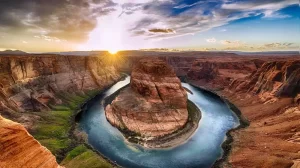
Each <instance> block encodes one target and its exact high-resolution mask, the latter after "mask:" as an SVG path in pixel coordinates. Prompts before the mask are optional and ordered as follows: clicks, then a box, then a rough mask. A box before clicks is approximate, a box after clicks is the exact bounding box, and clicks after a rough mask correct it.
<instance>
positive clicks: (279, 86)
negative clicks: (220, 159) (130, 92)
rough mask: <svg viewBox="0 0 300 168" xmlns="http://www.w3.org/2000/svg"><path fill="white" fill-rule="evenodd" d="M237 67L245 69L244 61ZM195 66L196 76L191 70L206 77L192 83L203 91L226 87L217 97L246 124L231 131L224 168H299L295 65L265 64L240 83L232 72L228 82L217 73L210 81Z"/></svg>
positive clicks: (299, 114) (297, 66)
mask: <svg viewBox="0 0 300 168" xmlns="http://www.w3.org/2000/svg"><path fill="white" fill-rule="evenodd" d="M237 64H240V65H239V67H243V66H248V65H244V63H243V62H237ZM198 67H199V69H200V71H195V69H196V68H191V70H190V71H193V73H192V74H196V75H204V76H203V79H205V80H204V82H203V83H201V82H199V81H197V79H200V80H201V79H202V77H201V78H200V77H195V78H192V79H193V81H194V82H195V83H196V84H198V85H199V86H204V87H206V86H214V84H215V81H219V82H220V83H222V84H224V85H223V89H222V90H218V93H219V94H220V95H223V96H224V97H226V98H227V99H229V100H230V101H231V102H233V103H234V104H235V105H236V106H237V107H238V108H239V109H240V110H241V112H242V115H243V116H244V117H245V118H246V119H247V120H248V122H249V123H250V125H249V126H248V127H246V128H245V129H239V130H235V131H233V132H231V135H232V137H233V143H232V144H231V150H230V151H229V152H230V153H229V157H228V160H227V162H225V163H223V165H222V167H246V168H247V167H249V168H250V167H274V168H282V167H293V168H294V167H298V166H299V160H300V153H299V151H300V143H299V142H300V130H299V128H300V122H299V120H300V107H299V101H300V100H299V93H300V90H299V86H300V85H299V84H300V82H299V81H300V76H299V75H300V72H299V70H300V64H299V61H296V60H295V61H273V62H266V63H264V64H263V65H261V66H258V68H257V69H256V70H255V69H254V70H249V71H248V75H245V76H244V77H240V78H237V77H234V76H233V75H234V74H235V73H233V72H234V71H232V72H231V74H232V76H233V77H232V78H231V80H230V81H228V80H227V79H226V78H224V76H223V77H222V76H221V75H220V74H219V75H218V73H219V72H220V71H219V70H217V73H210V74H209V76H205V74H197V72H204V71H203V70H201V69H207V68H206V67H207V65H203V66H202V65H199V66H198ZM236 68H238V67H236ZM217 69H218V68H217ZM243 69H244V68H243ZM251 71H252V72H251ZM202 84H203V85H202ZM209 88H210V89H216V88H215V87H209Z"/></svg>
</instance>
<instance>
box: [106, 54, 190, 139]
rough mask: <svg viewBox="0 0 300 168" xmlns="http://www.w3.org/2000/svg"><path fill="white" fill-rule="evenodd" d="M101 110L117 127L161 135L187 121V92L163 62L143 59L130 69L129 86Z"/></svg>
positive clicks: (148, 135) (147, 135)
mask: <svg viewBox="0 0 300 168" xmlns="http://www.w3.org/2000/svg"><path fill="white" fill-rule="evenodd" d="M105 113H106V117H107V119H108V121H109V122H110V123H111V124H112V125H114V126H116V127H118V128H120V129H121V130H129V131H131V132H134V133H137V134H139V135H141V136H142V137H148V138H149V137H152V138H155V137H161V136H164V135H167V134H171V133H173V132H175V131H176V130H178V129H180V128H182V127H183V126H184V125H185V123H186V122H187V119H188V111H187V93H186V91H185V90H184V89H183V87H182V86H181V82H180V80H179V79H178V78H177V76H176V74H175V72H174V71H173V69H172V68H171V67H170V66H168V65H167V64H166V63H165V62H164V61H162V60H159V59H143V60H141V61H139V63H138V64H137V65H136V66H135V67H134V69H133V71H132V74H131V83H130V87H127V88H125V89H123V90H122V91H121V92H120V94H119V95H118V96H117V97H116V98H115V100H113V102H112V103H111V105H108V106H107V107H106V110H105Z"/></svg>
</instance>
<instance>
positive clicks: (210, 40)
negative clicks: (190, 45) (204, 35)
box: [206, 37, 217, 43]
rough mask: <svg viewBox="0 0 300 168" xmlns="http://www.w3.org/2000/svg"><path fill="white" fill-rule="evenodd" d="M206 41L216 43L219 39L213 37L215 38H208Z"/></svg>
mask: <svg viewBox="0 0 300 168" xmlns="http://www.w3.org/2000/svg"><path fill="white" fill-rule="evenodd" d="M206 42H208V43H215V42H217V40H216V39H215V38H214V37H213V38H209V39H206Z"/></svg>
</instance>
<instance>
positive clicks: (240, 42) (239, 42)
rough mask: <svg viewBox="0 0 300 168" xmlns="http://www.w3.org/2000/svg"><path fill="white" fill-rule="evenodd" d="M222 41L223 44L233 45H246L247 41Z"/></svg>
mask: <svg viewBox="0 0 300 168" xmlns="http://www.w3.org/2000/svg"><path fill="white" fill-rule="evenodd" d="M220 43H221V44H223V45H232V46H242V45H245V43H244V42H242V41H240V40H233V41H232V40H221V41H220Z"/></svg>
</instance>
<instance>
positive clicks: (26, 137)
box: [0, 116, 61, 168]
mask: <svg viewBox="0 0 300 168" xmlns="http://www.w3.org/2000/svg"><path fill="white" fill-rule="evenodd" d="M0 167H1V168H2V167H3V168H4V167H7V168H9V167H11V168H13V167H44V168H59V167H61V166H59V165H58V164H57V162H56V159H55V156H54V155H52V154H51V152H50V151H49V150H48V149H47V148H45V147H43V146H42V145H41V144H40V143H39V142H38V141H36V140H35V139H34V138H33V137H32V136H31V135H30V134H29V133H28V132H27V131H26V129H25V128H24V127H23V126H22V125H21V124H19V123H16V122H13V121H11V120H7V119H5V118H3V117H1V116H0Z"/></svg>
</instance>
